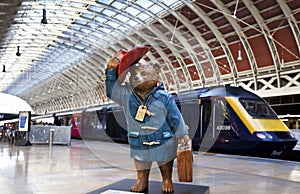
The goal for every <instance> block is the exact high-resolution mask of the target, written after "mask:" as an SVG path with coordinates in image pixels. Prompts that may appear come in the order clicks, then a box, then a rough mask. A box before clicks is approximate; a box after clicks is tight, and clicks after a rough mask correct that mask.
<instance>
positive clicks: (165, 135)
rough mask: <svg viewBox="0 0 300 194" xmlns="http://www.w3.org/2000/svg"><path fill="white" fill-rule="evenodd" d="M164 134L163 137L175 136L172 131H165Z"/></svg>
mask: <svg viewBox="0 0 300 194" xmlns="http://www.w3.org/2000/svg"><path fill="white" fill-rule="evenodd" d="M162 136H163V139H169V138H171V137H173V136H174V134H173V133H171V132H168V131H165V132H163V135H162Z"/></svg>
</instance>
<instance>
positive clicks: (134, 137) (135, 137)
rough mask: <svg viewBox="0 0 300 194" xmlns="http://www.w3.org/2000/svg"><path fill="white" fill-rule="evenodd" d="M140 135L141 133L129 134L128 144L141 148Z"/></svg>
mask: <svg viewBox="0 0 300 194" xmlns="http://www.w3.org/2000/svg"><path fill="white" fill-rule="evenodd" d="M139 136H140V133H139V132H129V133H128V143H129V145H130V146H134V147H139V146H140V138H139Z"/></svg>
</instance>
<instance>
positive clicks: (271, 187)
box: [0, 140, 300, 194]
mask: <svg viewBox="0 0 300 194" xmlns="http://www.w3.org/2000/svg"><path fill="white" fill-rule="evenodd" d="M0 163H1V165H0V185H1V187H0V193H5V194H19V193H33V194H53V193H56V194H85V193H90V192H93V191H96V190H98V189H100V188H105V187H107V186H109V185H111V184H114V183H116V182H119V181H122V180H125V179H135V178H136V172H135V168H134V164H133V161H132V159H131V158H130V157H129V148H128V145H126V144H114V143H110V142H97V141H82V140H72V142H71V145H70V146H60V145H55V146H52V147H48V146H47V145H32V146H14V145H10V144H8V142H0ZM176 165H177V164H176V161H175V163H174V170H173V173H174V174H173V182H174V183H175V184H181V183H179V181H178V177H177V174H176ZM150 181H154V182H155V181H157V182H160V181H161V175H160V171H159V168H158V167H157V166H155V165H153V168H152V169H151V174H150ZM188 184H191V185H198V186H199V185H200V186H207V187H209V193H210V194H228V193H251V194H252V193H254V194H257V193H258V194H260V193H261V194H282V193H299V191H300V163H299V162H288V161H281V160H272V159H263V158H253V157H246V156H232V155H224V154H203V153H198V152H195V153H194V177H193V182H192V183H188ZM191 187H192V186H191ZM160 188H161V186H159V189H160Z"/></svg>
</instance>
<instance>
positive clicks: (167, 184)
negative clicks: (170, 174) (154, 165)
mask: <svg viewBox="0 0 300 194" xmlns="http://www.w3.org/2000/svg"><path fill="white" fill-rule="evenodd" d="M162 191H163V192H164V193H173V192H174V186H173V182H172V180H163V183H162Z"/></svg>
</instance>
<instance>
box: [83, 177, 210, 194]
mask: <svg viewBox="0 0 300 194" xmlns="http://www.w3.org/2000/svg"><path fill="white" fill-rule="evenodd" d="M135 181H136V180H135V179H124V180H121V181H118V182H116V183H113V184H110V185H107V186H105V187H103V188H100V189H97V190H95V191H92V192H89V193H88V194H128V193H130V192H128V191H130V187H131V186H132V185H134V183H135ZM174 190H175V191H174V194H209V187H207V186H199V185H192V184H182V183H175V184H174ZM145 193H147V194H164V193H163V192H162V190H161V182H160V181H150V183H149V188H148V191H147V192H145Z"/></svg>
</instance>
